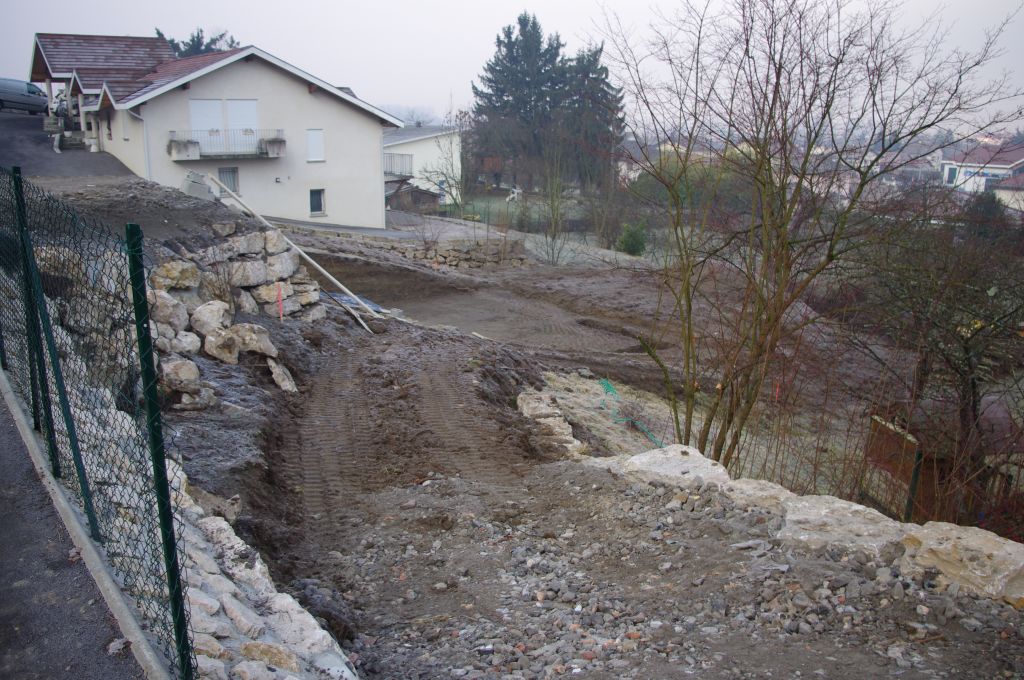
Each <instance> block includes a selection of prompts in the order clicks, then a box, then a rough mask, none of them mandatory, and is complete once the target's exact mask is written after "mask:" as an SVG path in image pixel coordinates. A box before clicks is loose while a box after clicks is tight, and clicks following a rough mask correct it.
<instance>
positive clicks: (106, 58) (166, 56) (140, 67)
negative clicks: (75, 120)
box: [32, 33, 174, 82]
mask: <svg viewBox="0 0 1024 680" xmlns="http://www.w3.org/2000/svg"><path fill="white" fill-rule="evenodd" d="M172 59H174V51H173V50H172V49H171V46H170V45H168V44H167V41H166V40H164V39H163V38H140V37H136V36H116V35H71V34H66V33H37V34H36V50H35V55H34V57H33V59H32V80H34V81H37V82H38V81H42V80H46V78H47V77H49V78H66V77H69V76H70V75H71V73H72V71H74V70H76V69H79V70H84V69H88V70H90V71H93V72H95V73H99V72H107V73H109V74H110V75H111V76H112V77H114V76H119V75H123V74H124V73H125V72H129V71H130V72H131V73H132V74H135V73H138V72H139V71H142V72H143V73H145V72H147V71H152V70H153V69H155V68H156V67H157V65H159V64H160V63H162V62H165V61H170V60H172Z"/></svg>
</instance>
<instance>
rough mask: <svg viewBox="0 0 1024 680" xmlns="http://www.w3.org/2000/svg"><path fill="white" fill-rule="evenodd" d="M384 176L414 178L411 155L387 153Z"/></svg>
mask: <svg viewBox="0 0 1024 680" xmlns="http://www.w3.org/2000/svg"><path fill="white" fill-rule="evenodd" d="M384 174H385V175H394V176H396V177H412V176H413V172H412V154H411V153H385V154H384Z"/></svg>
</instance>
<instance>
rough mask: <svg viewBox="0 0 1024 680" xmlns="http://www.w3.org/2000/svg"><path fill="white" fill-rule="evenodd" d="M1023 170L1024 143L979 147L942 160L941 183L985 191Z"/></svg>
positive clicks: (965, 189)
mask: <svg viewBox="0 0 1024 680" xmlns="http://www.w3.org/2000/svg"><path fill="white" fill-rule="evenodd" d="M1021 173H1024V145H1014V146H1012V147H1007V146H1000V147H993V146H978V147H975V148H973V149H971V150H969V151H966V152H961V153H957V154H955V155H954V156H953V157H952V158H948V159H945V160H943V161H942V184H943V185H944V186H947V187H956V188H957V189H959V190H960V191H970V192H977V191H986V190H988V189H993V188H995V186H996V185H997V184H998V183H1000V182H1002V181H1003V180H1005V179H1007V178H1010V177H1015V176H1017V175H1019V174H1021Z"/></svg>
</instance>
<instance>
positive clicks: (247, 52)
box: [115, 47, 404, 127]
mask: <svg viewBox="0 0 1024 680" xmlns="http://www.w3.org/2000/svg"><path fill="white" fill-rule="evenodd" d="M251 57H257V58H259V59H262V60H263V61H265V62H267V63H269V64H272V65H273V66H276V67H278V68H280V69H281V70H283V71H286V72H288V73H291V74H292V75H294V76H296V77H297V78H300V79H302V80H305V81H306V82H307V83H309V84H310V85H313V86H315V87H316V88H317V89H319V90H323V91H324V92H326V93H328V94H331V95H334V96H335V97H337V98H338V99H341V100H342V101H344V102H346V103H348V104H350V105H352V106H353V107H355V108H357V109H360V110H362V111H363V112H365V113H366V114H368V115H371V116H373V117H375V118H377V119H378V120H380V121H381V122H382V123H384V124H385V125H391V126H394V127H404V123H403V122H402V121H401V119H399V118H396V117H395V116H392V115H391V114H389V113H387V112H385V111H382V110H381V109H378V108H377V107H375V106H371V105H370V104H367V103H366V102H364V101H362V100H361V99H357V98H356V97H353V96H351V95H349V94H347V93H345V92H342V91H341V90H339V89H338V88H336V87H334V86H333V85H331V84H329V83H327V82H325V81H323V80H320V79H319V78H317V77H316V76H313V75H310V74H309V73H306V72H305V71H303V70H302V69H300V68H297V67H295V66H292V65H291V64H289V63H288V62H286V61H284V60H283V59H278V58H277V57H275V56H274V55H272V54H269V53H267V52H264V51H263V50H261V49H259V48H258V47H247V48H245V49H243V50H239V51H238V52H237V53H235V54H232V55H231V56H230V57H227V58H225V59H221V60H220V61H216V62H214V63H212V64H209V65H208V66H205V67H203V68H201V69H198V70H196V71H193V72H192V73H188V74H186V75H183V76H181V77H180V78H176V79H174V80H172V81H170V82H167V83H164V84H163V85H161V86H160V87H156V88H153V89H152V90H150V91H149V92H146V93H145V94H144V95H142V96H140V97H134V98H132V97H130V98H127V99H126V100H124V101H121V102H118V103H116V104H115V108H117V109H131V108H135V107H136V106H138V105H139V104H143V103H145V102H147V101H149V100H150V99H153V98H155V97H159V96H160V95H162V94H165V93H167V92H170V91H171V90H174V89H175V88H178V87H181V86H182V85H184V84H186V83H189V82H191V81H193V80H195V79H197V78H201V77H203V76H205V75H207V74H208V73H213V72H214V71H217V70H219V69H222V68H224V67H225V66H229V65H231V64H234V63H235V62H237V61H242V60H245V59H248V58H251Z"/></svg>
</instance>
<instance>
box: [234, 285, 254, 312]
mask: <svg viewBox="0 0 1024 680" xmlns="http://www.w3.org/2000/svg"><path fill="white" fill-rule="evenodd" d="M235 309H237V310H238V311H240V312H242V313H243V314H259V311H260V306H259V305H257V304H256V300H254V299H253V297H252V295H250V294H249V291H247V290H241V289H239V290H238V291H237V292H236V293H235Z"/></svg>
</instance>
